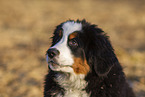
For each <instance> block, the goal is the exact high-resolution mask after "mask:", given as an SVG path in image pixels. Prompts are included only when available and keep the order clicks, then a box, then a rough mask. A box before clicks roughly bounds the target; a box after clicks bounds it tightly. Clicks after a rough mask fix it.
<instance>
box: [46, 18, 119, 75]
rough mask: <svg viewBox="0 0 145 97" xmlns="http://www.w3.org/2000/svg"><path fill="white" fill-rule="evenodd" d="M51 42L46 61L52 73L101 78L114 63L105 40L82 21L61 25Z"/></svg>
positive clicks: (94, 27)
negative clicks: (87, 75)
mask: <svg viewBox="0 0 145 97" xmlns="http://www.w3.org/2000/svg"><path fill="white" fill-rule="evenodd" d="M52 39H53V40H52V46H51V47H50V48H49V49H48V51H47V61H48V64H49V67H50V69H52V70H53V71H59V72H67V73H76V74H85V75H86V74H87V73H88V72H93V71H94V72H95V73H96V74H97V75H99V76H103V75H106V74H108V72H109V71H110V70H111V68H112V66H113V64H114V63H115V62H116V61H117V58H116V56H115V54H114V51H113V48H112V46H111V44H110V42H109V40H108V37H107V36H106V35H105V34H104V32H103V31H102V30H101V29H99V28H97V27H96V26H95V25H91V24H89V23H87V22H86V21H85V20H83V21H79V20H78V21H71V20H70V21H66V22H64V23H62V24H60V25H59V26H57V27H56V29H55V31H54V36H53V37H52Z"/></svg>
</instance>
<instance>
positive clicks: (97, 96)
mask: <svg viewBox="0 0 145 97" xmlns="http://www.w3.org/2000/svg"><path fill="white" fill-rule="evenodd" d="M76 22H79V23H82V25H83V28H82V29H83V30H82V31H80V33H79V36H78V39H79V41H80V43H81V45H80V48H81V49H83V50H84V53H85V57H86V60H87V62H88V64H89V66H90V68H91V70H90V72H89V73H88V74H87V75H86V77H85V80H86V81H87V82H88V85H87V86H86V88H85V91H86V92H87V93H88V94H89V93H90V97H135V95H134V93H133V91H132V89H131V88H130V87H129V85H128V83H127V82H126V79H125V75H124V73H123V69H122V67H121V65H120V63H119V62H118V59H117V57H116V55H115V54H114V50H113V48H112V46H111V44H110V41H109V40H108V36H107V35H106V34H105V33H104V31H102V30H101V29H100V28H98V27H97V26H96V25H91V24H89V23H87V22H86V21H85V20H82V21H79V20H77V21H76ZM61 25H62V24H61ZM61 25H60V26H58V27H57V29H58V28H61ZM57 29H56V30H55V33H54V37H53V42H52V44H53V45H54V44H55V43H56V42H57V41H58V39H59V38H58V39H56V36H57V34H56V32H57ZM56 73H58V72H54V71H52V70H50V71H49V73H48V75H47V76H46V79H45V87H44V97H55V95H56V94H57V93H61V94H62V95H64V92H65V90H64V89H63V88H61V86H59V85H58V84H57V83H56V82H55V81H54V77H55V75H56ZM50 94H53V95H50Z"/></svg>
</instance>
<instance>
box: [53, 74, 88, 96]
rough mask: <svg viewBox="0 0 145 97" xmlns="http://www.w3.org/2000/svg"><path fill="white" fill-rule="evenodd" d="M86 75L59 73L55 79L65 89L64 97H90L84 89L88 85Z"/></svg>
mask: <svg viewBox="0 0 145 97" xmlns="http://www.w3.org/2000/svg"><path fill="white" fill-rule="evenodd" d="M84 77H85V75H83V74H79V75H76V74H57V75H56V79H55V80H56V81H57V82H58V84H59V85H60V86H61V87H62V88H64V89H65V94H64V97H89V95H88V94H87V93H86V91H85V90H84V89H85V87H86V85H87V82H86V81H85V80H84ZM57 97H61V96H60V95H58V96H57Z"/></svg>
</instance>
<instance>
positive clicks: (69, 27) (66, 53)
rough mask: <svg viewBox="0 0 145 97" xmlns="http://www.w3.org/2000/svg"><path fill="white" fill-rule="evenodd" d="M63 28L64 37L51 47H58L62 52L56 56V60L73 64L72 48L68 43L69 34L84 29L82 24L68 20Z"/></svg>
mask: <svg viewBox="0 0 145 97" xmlns="http://www.w3.org/2000/svg"><path fill="white" fill-rule="evenodd" d="M62 29H63V36H62V39H61V40H60V41H59V42H58V43H57V44H55V45H54V46H53V47H51V48H56V49H57V50H59V52H60V54H59V56H58V57H56V60H57V62H58V64H59V65H73V63H74V60H73V55H72V53H71V50H70V48H69V47H68V45H67V41H68V36H69V35H70V34H71V33H73V32H74V31H80V30H82V24H81V23H76V22H74V21H68V22H65V23H64V24H63V25H62Z"/></svg>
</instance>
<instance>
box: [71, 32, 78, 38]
mask: <svg viewBox="0 0 145 97" xmlns="http://www.w3.org/2000/svg"><path fill="white" fill-rule="evenodd" d="M77 35H78V33H77V32H74V33H72V34H70V35H69V39H73V38H75V37H77Z"/></svg>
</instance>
